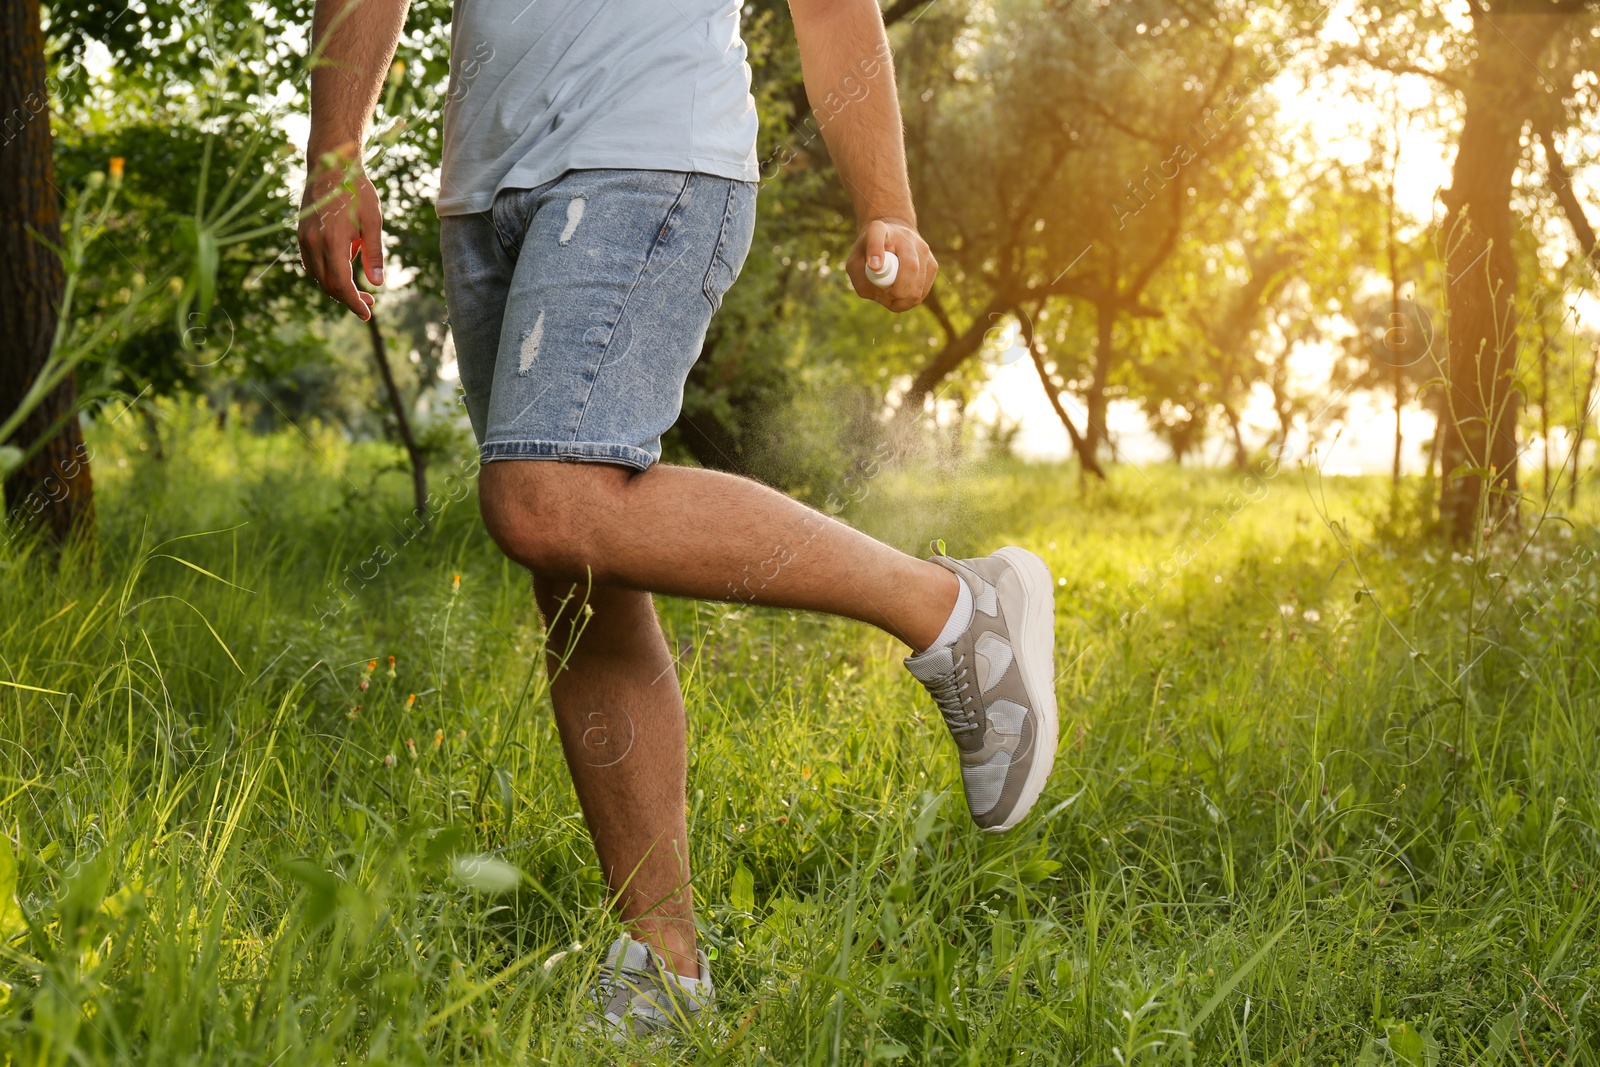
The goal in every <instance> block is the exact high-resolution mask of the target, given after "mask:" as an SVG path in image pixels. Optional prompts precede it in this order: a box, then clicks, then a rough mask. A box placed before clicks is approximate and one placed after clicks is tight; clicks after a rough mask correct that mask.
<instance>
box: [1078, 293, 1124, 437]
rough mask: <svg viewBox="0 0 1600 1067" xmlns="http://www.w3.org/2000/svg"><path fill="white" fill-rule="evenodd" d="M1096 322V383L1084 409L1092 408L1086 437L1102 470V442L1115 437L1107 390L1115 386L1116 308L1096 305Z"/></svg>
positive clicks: (1102, 304) (1093, 383)
mask: <svg viewBox="0 0 1600 1067" xmlns="http://www.w3.org/2000/svg"><path fill="white" fill-rule="evenodd" d="M1094 321H1095V342H1094V379H1093V380H1092V381H1091V382H1090V383H1089V395H1088V396H1087V397H1086V398H1085V400H1086V403H1085V405H1084V406H1085V407H1086V408H1088V411H1089V417H1088V419H1087V421H1086V425H1085V426H1084V432H1083V436H1084V438H1085V439H1086V440H1087V441H1088V442H1089V450H1090V451H1091V452H1093V453H1094V454H1095V456H1096V457H1097V460H1096V465H1097V466H1098V465H1099V464H1098V456H1099V454H1100V442H1102V441H1104V442H1105V443H1106V444H1107V445H1110V444H1111V435H1110V433H1109V432H1108V430H1107V427H1106V408H1107V402H1108V398H1107V396H1106V389H1107V388H1108V387H1109V386H1110V384H1111V368H1112V365H1113V361H1114V358H1115V356H1114V353H1113V352H1112V348H1111V345H1112V342H1113V340H1114V337H1113V331H1114V330H1115V328H1116V325H1117V309H1116V305H1114V304H1111V303H1098V304H1095V306H1094Z"/></svg>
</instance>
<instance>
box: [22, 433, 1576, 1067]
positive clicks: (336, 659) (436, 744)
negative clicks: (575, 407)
mask: <svg viewBox="0 0 1600 1067" xmlns="http://www.w3.org/2000/svg"><path fill="white" fill-rule="evenodd" d="M134 423H135V420H133V419H128V420H126V421H125V422H124V423H122V424H119V426H118V427H117V428H116V429H117V432H110V431H106V430H103V429H102V430H101V431H99V432H98V433H97V434H96V435H95V445H96V448H97V456H96V464H97V467H96V478H97V482H98V484H99V489H100V493H101V495H100V515H101V524H102V537H101V540H100V545H99V549H98V552H97V554H96V555H95V556H94V558H93V559H87V558H84V557H83V556H82V555H76V556H72V557H69V558H68V559H66V560H65V561H63V562H62V564H61V565H60V566H59V567H53V566H51V565H47V563H46V561H45V560H44V559H43V558H41V557H40V556H38V555H37V554H32V555H30V554H29V553H28V552H27V551H25V550H23V549H21V548H18V547H17V546H15V545H13V546H11V547H10V548H7V549H5V550H4V551H3V555H0V567H3V568H4V570H5V581H4V583H3V584H0V630H3V634H4V636H3V638H0V660H3V661H0V826H3V827H4V833H3V835H0V936H3V937H4V938H5V940H4V945H3V947H0V980H3V983H0V1062H4V1063H7V1064H47V1063H48V1064H57V1063H62V1064H64V1063H69V1062H71V1063H83V1064H90V1063H111V1062H124V1061H137V1062H141V1063H146V1062H147V1063H158V1064H163V1065H167V1064H184V1063H239V1064H258V1065H269V1064H285V1065H291V1064H292V1065H295V1067H303V1065H310V1064H321V1063H330V1062H335V1061H338V1062H354V1061H364V1062H369V1063H433V1062H474V1063H478V1062H482V1063H499V1062H516V1063H523V1062H534V1063H544V1062H548V1063H575V1062H576V1063H582V1062H615V1061H616V1059H617V1056H616V1055H615V1054H612V1053H611V1052H609V1051H608V1050H605V1049H602V1048H599V1047H597V1046H596V1045H594V1044H593V1043H592V1042H591V1041H590V1040H589V1039H587V1038H585V1037H584V1036H583V1035H582V1034H580V1033H579V1032H578V1031H577V1030H576V1024H577V1021H578V1020H579V1018H580V1017H581V1014H582V1011H583V1007H582V1001H581V995H582V991H583V989H584V987H585V985H586V983H587V982H588V981H589V979H590V978H591V976H592V974H593V971H594V967H595V964H596V962H597V951H598V950H603V947H604V945H605V944H606V942H607V941H608V940H609V939H610V938H611V937H612V936H613V933H614V930H613V928H612V927H611V926H610V925H609V924H608V920H607V919H606V917H605V912H604V907H603V894H602V886H601V883H600V880H599V874H598V871H597V869H596V867H595V866H594V861H593V857H592V854H591V852H590V849H589V846H588V842H587V838H586V835H585V833H584V828H583V825H582V822H581V819H580V817H579V814H578V810H577V803H576V800H575V798H574V796H573V794H572V791H571V788H570V786H569V784H568V781H567V778H566V774H565V771H564V767H563V764H562V761H561V756H560V751H559V748H558V745H557V741H556V736H555V732H554V729H553V725H552V723H551V719H550V715H549V710H548V705H547V700H546V696H545V691H544V687H543V682H542V679H541V678H540V677H539V674H538V672H537V671H534V670H533V669H532V665H533V664H534V663H535V662H536V659H537V655H536V654H537V652H538V649H539V648H540V637H539V633H538V630H537V628H536V626H535V625H534V624H533V621H532V618H531V616H530V611H529V606H528V593H527V582H526V579H525V578H524V577H523V576H521V575H519V574H518V573H517V572H516V571H515V570H514V569H513V568H511V567H509V566H508V565H507V564H505V563H504V562H503V561H502V560H501V559H500V558H499V557H498V555H497V553H496V552H495V551H494V549H493V546H492V545H491V544H490V543H489V542H488V540H487V538H486V537H485V536H484V535H483V533H482V532H481V531H480V529H479V527H478V524H477V517H476V511H475V507H474V502H473V500H472V499H471V498H470V497H465V498H464V499H461V500H460V501H459V502H455V503H450V504H448V505H447V506H446V507H445V508H444V509H443V511H442V513H441V514H440V515H439V516H438V518H437V520H436V521H435V523H434V525H433V527H432V528H431V529H430V530H429V531H428V532H426V533H423V534H420V535H417V536H412V535H411V534H410V533H409V532H407V531H405V530H404V529H403V528H402V527H401V526H399V525H398V523H399V517H400V516H401V515H402V514H403V511H404V507H403V503H402V502H403V501H404V499H405V496H404V481H403V479H402V477H401V476H400V475H399V474H397V473H395V472H394V471H392V470H388V471H386V470H385V468H386V467H388V466H390V465H392V462H393V461H392V457H391V456H390V455H389V453H387V452H385V451H383V450H380V449H376V448H352V447H350V446H348V445H345V444H343V443H341V442H339V441H338V440H336V439H333V438H331V437H328V438H319V437H310V438H306V437H302V436H300V435H296V434H284V435H280V436H278V437H274V438H257V437H250V436H247V435H245V434H242V433H235V432H230V431H221V430H218V429H217V428H216V427H215V426H214V425H213V424H212V423H210V422H209V421H208V420H206V419H205V418H203V417H202V416H201V415H199V414H197V413H194V412H190V411H185V410H182V409H165V410H164V412H163V414H162V418H161V420H160V432H159V435H158V436H152V435H150V434H149V432H148V431H141V430H138V429H136V428H135V425H134ZM454 476H455V475H454V473H453V472H452V471H450V470H436V471H435V485H436V486H437V487H439V488H440V489H441V490H442V495H447V494H448V493H449V492H450V491H451V490H452V489H453V488H456V486H457V483H453V482H451V481H450V480H449V479H450V478H451V477H454ZM846 482H847V483H848V484H847V485H844V487H843V489H844V491H843V492H842V493H841V494H840V495H841V496H842V497H848V498H851V499H853V500H854V501H855V502H854V503H853V504H852V505H851V509H850V514H851V515H852V517H853V518H854V520H855V521H857V522H858V523H859V524H861V525H863V526H864V527H865V528H867V529H869V530H871V531H873V532H875V533H878V534H880V535H881V536H885V537H887V538H889V539H892V540H894V541H896V542H898V543H900V544H902V545H903V546H905V547H907V548H917V547H919V546H920V545H922V544H923V543H925V541H926V539H927V538H928V537H930V536H936V535H937V536H943V537H944V538H946V540H947V541H948V542H949V547H950V550H951V551H952V552H955V553H957V554H971V553H978V552H984V551H988V550H989V549H990V548H991V547H993V546H996V545H998V544H999V543H1002V542H1005V541H1015V542H1018V543H1021V544H1024V545H1026V546H1028V547H1030V548H1033V549H1035V550H1036V551H1039V552H1040V553H1041V554H1043V555H1044V556H1045V557H1046V558H1047V559H1048V560H1049V561H1050V563H1051V564H1052V566H1053V567H1054V568H1055V569H1056V571H1057V573H1058V574H1059V575H1060V576H1061V583H1060V588H1059V589H1058V598H1059V599H1058V605H1059V608H1060V609H1061V610H1060V623H1059V634H1058V648H1059V652H1060V660H1059V671H1060V676H1059V681H1058V685H1059V692H1060V696H1061V700H1062V708H1063V715H1064V721H1063V724H1062V737H1063V746H1062V752H1061V756H1060V759H1059V760H1058V763H1057V770H1056V774H1055V777H1054V779H1053V781H1052V784H1051V786H1050V788H1049V789H1048V790H1047V792H1046V793H1045V796H1044V798H1043V800H1042V801H1041V803H1040V806H1039V809H1038V813H1037V814H1036V815H1035V816H1034V817H1033V818H1031V819H1030V820H1029V821H1028V822H1026V823H1025V824H1024V825H1023V826H1022V827H1020V828H1019V829H1018V830H1017V831H1015V832H1014V833H1012V834H1010V835H1008V836H1006V837H1004V838H1001V839H988V838H982V837H980V836H979V835H977V834H975V833H974V832H972V830H971V829H970V826H969V824H968V821H967V819H966V817H965V812H964V809H963V806H962V803H961V799H960V795H959V779H958V776H957V773H956V764H955V760H954V759H953V758H952V750H951V748H950V746H949V743H948V741H947V739H946V736H945V734H944V731H943V727H942V725H941V723H940V720H939V718H938V716H937V715H936V714H934V713H933V712H932V709H931V707H930V706H929V704H928V703H927V701H926V700H925V699H924V698H921V697H919V694H918V692H917V691H916V689H915V687H914V683H912V682H911V680H910V679H909V678H908V677H907V676H906V675H905V673H904V672H903V671H902V670H901V669H900V667H899V665H898V662H897V660H898V654H897V650H896V649H895V647H894V645H893V643H892V642H891V641H889V640H888V639H886V638H883V637H881V636H878V635H876V634H874V633H872V632H870V631H868V630H866V629H865V628H863V627H860V626H857V625H854V624H847V623H842V622H837V621H833V620H827V619H822V618H811V617H804V616H797V615H794V614H790V613H787V612H769V611H761V610H750V609H737V610H736V609H732V608H728V607H724V606H718V605H696V604H690V603H680V602H672V603H664V604H663V605H662V610H663V614H664V616H665V618H666V621H667V625H668V627H669V630H670V635H671V639H672V640H673V641H674V642H675V643H676V645H677V647H678V649H679V651H680V653H681V659H680V673H681V677H682V682H683V687H684V690H685V694H686V697H687V700H688V705H689V711H690V722H691V729H692V737H691V746H692V765H691V772H690V773H691V782H690V791H689V797H688V804H689V807H690V810H691V813H692V816H691V826H692V828H693V831H694V834H695V849H696V851H695V857H694V859H695V862H696V865H697V872H698V874H697V884H696V892H697V895H698V898H699V900H700V902H701V907H702V918H703V928H704V938H705V941H706V943H707V944H708V945H709V946H710V947H711V948H712V949H713V951H714V953H715V958H716V962H715V968H716V976H717V981H718V985H719V998H720V1004H721V1019H722V1020H723V1022H724V1023H725V1029H724V1030H723V1031H722V1032H720V1033H707V1034H705V1035H703V1036H702V1039H701V1040H702V1047H700V1048H698V1049H689V1050H684V1051H681V1052H679V1053H676V1054H674V1055H675V1056H676V1057H677V1058H679V1059H682V1060H696V1061H698V1062H705V1063H750V1064H766V1063H773V1064H791V1063H807V1064H810V1063H835V1062H842V1063H866V1062H902V1063H908V1064H934V1063H937V1064H947V1063H948V1064H955V1063H964V1064H1011V1063H1073V1064H1076V1063H1083V1064H1102V1063H1112V1062H1115V1063H1119V1064H1124V1065H1127V1064H1136V1063H1138V1064H1154V1063H1168V1062H1170V1063H1183V1064H1192V1063H1229V1064H1234V1063H1238V1064H1313V1063H1314V1064H1326V1063H1338V1064H1352V1063H1361V1064H1380V1063H1406V1064H1417V1065H1423V1064H1433V1063H1469V1062H1470V1063H1483V1064H1492V1063H1502V1062H1505V1063H1528V1064H1534V1065H1540V1067H1542V1065H1545V1064H1551V1063H1557V1062H1559V1063H1569V1062H1575V1063H1595V1062H1597V1061H1600V1041H1597V1039H1596V1037H1595V1035H1594V1027H1595V1026H1596V1025H1597V1023H1600V1013H1597V1011H1596V1008H1595V1007H1594V1005H1593V1003H1592V997H1591V994H1592V993H1593V992H1594V989H1595V985H1596V983H1597V980H1600V954H1597V952H1596V947H1597V945H1596V940H1597V930H1600V923H1597V917H1596V903H1597V899H1600V859H1597V856H1600V853H1597V848H1600V836H1597V828H1600V776H1597V772H1596V768H1597V767H1600V732H1597V729H1596V696H1597V693H1600V676H1597V674H1596V670H1595V665H1594V653H1595V649H1596V646H1597V623H1596V616H1595V610H1594V605H1595V590H1596V588H1597V580H1596V578H1597V573H1596V572H1597V568H1595V567H1594V566H1593V555H1592V551H1591V548H1590V547H1589V546H1590V545H1592V544H1593V542H1594V538H1593V535H1592V527H1589V526H1581V527H1579V528H1578V529H1576V530H1574V529H1573V528H1571V527H1564V526H1561V525H1559V524H1553V525H1550V526H1547V527H1546V528H1545V529H1544V530H1542V531H1541V532H1540V533H1539V534H1538V536H1537V537H1536V538H1535V544H1534V546H1533V548H1532V549H1530V550H1529V551H1528V552H1527V553H1525V554H1523V555H1521V557H1520V558H1518V548H1519V546H1520V545H1521V544H1522V541H1521V540H1519V539H1518V538H1517V537H1516V536H1513V535H1510V534H1502V535H1497V536H1496V537H1495V538H1494V539H1493V540H1492V541H1491V542H1490V546H1491V547H1490V548H1489V549H1488V550H1487V551H1482V550H1480V551H1478V552H1476V553H1474V555H1475V556H1476V557H1477V558H1471V557H1467V558H1452V557H1451V555H1450V553H1449V552H1448V551H1447V550H1441V549H1439V548H1438V547H1437V546H1432V547H1430V545H1429V543H1428V542H1427V541H1425V540H1424V539H1423V538H1422V537H1421V535H1420V533H1419V532H1418V529H1417V527H1416V524H1415V523H1413V522H1411V521H1410V520H1409V519H1408V518H1407V516H1408V515H1409V514H1410V510H1411V508H1412V504H1411V502H1410V501H1409V495H1408V499H1407V500H1402V501H1401V502H1400V504H1399V506H1398V507H1396V506H1394V505H1393V503H1392V502H1391V500H1390V498H1389V495H1388V488H1387V486H1386V485H1385V484H1383V483H1381V482H1352V481H1338V482H1324V481H1321V480H1319V479H1317V478H1315V477H1311V476H1307V475H1306V474H1305V473H1303V472H1302V471H1300V470H1299V469H1297V468H1295V469H1291V468H1290V467H1288V466H1286V467H1285V468H1284V469H1283V470H1281V471H1276V472H1273V471H1270V470H1269V471H1268V472H1267V475H1266V476H1258V477H1256V478H1254V479H1242V478H1240V477H1239V476H1238V475H1231V474H1224V473H1215V474H1204V475H1201V474H1195V473H1190V472H1179V471H1172V470H1168V471H1150V472H1144V473H1141V472H1138V471H1130V470H1124V471H1120V472H1118V474H1117V476H1116V477H1115V478H1114V479H1113V482H1112V484H1111V485H1110V486H1109V487H1105V488H1100V489H1094V488H1091V489H1090V490H1088V491H1086V492H1085V491H1082V490H1080V489H1079V487H1078V486H1077V484H1076V482H1075V481H1074V480H1073V479H1072V478H1071V477H1070V476H1069V475H1068V474H1067V473H1065V472H1063V471H1062V470H1057V469H1050V468H1029V467H1021V466H1003V465H1002V466H994V467H988V468H978V469H963V470H947V471H936V472H935V471H919V472H913V473H910V474H894V473H884V474H878V475H876V476H871V474H870V472H867V473H863V474H862V475H861V476H860V477H858V478H853V479H846ZM467 484H469V483H467V482H461V483H459V486H460V487H459V488H458V489H457V495H462V494H464V492H465V487H466V485H467ZM1421 492H1422V487H1411V489H1410V490H1409V491H1408V494H1420V493H1421ZM1326 520H1333V525H1331V526H1330V525H1329V524H1328V523H1327V521H1326ZM458 576H459V579H458ZM1506 576H1509V584H1508V585H1507V584H1505V583H1506V582H1507V580H1508V579H1507V577H1506ZM1496 590H1498V592H1496ZM1141 607H1142V610H1141ZM391 656H392V657H393V660H392V661H391V660H390V658H389V657H391ZM391 663H392V666H391ZM485 857H487V858H485ZM577 945H581V948H578V947H575V946H577ZM563 952H565V953H566V954H565V955H562V953H563ZM653 1057H654V1058H657V1059H662V1060H667V1059H671V1058H673V1057H672V1056H669V1055H667V1054H664V1053H659V1052H657V1053H652V1052H649V1051H647V1050H643V1049H640V1050H636V1052H635V1053H634V1054H633V1055H632V1057H631V1058H632V1059H633V1060H635V1061H641V1062H647V1061H650V1060H651V1059H652V1058H653Z"/></svg>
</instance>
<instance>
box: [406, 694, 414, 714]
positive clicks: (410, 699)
mask: <svg viewBox="0 0 1600 1067" xmlns="http://www.w3.org/2000/svg"><path fill="white" fill-rule="evenodd" d="M416 702H417V694H415V693H412V694H411V695H410V696H408V697H406V710H407V711H410V710H411V708H412V705H414V704H416Z"/></svg>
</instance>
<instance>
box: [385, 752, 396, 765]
mask: <svg viewBox="0 0 1600 1067" xmlns="http://www.w3.org/2000/svg"><path fill="white" fill-rule="evenodd" d="M383 765H384V766H385V767H393V766H394V753H393V752H390V753H389V754H388V755H386V756H384V757H383Z"/></svg>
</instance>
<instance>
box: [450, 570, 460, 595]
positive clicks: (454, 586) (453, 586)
mask: <svg viewBox="0 0 1600 1067" xmlns="http://www.w3.org/2000/svg"><path fill="white" fill-rule="evenodd" d="M450 591H451V592H452V593H458V592H460V591H461V575H459V574H458V575H456V577H455V580H454V581H452V582H451V583H450Z"/></svg>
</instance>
